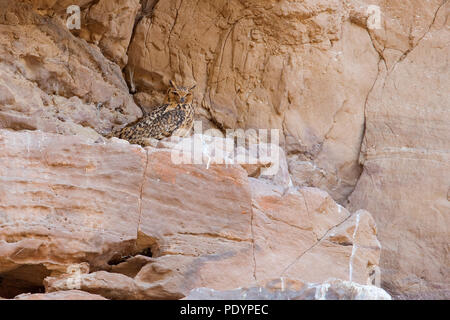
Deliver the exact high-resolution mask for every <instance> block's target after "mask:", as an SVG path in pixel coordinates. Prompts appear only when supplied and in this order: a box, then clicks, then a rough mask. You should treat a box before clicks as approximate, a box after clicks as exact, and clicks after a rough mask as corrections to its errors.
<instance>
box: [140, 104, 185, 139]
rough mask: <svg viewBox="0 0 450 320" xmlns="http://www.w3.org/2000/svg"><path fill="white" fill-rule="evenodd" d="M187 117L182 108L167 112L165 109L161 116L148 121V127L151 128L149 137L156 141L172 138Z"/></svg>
mask: <svg viewBox="0 0 450 320" xmlns="http://www.w3.org/2000/svg"><path fill="white" fill-rule="evenodd" d="M185 117H186V114H185V112H184V110H181V109H180V108H176V109H172V110H170V111H167V110H165V109H164V111H163V112H161V113H159V114H154V115H153V117H149V118H148V119H146V122H147V126H148V127H149V128H150V134H149V136H150V137H152V138H155V139H163V138H165V137H170V136H171V135H172V134H173V133H174V132H175V131H176V130H177V129H178V128H180V126H182V124H183V121H184V119H185Z"/></svg>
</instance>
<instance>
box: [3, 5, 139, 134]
mask: <svg viewBox="0 0 450 320" xmlns="http://www.w3.org/2000/svg"><path fill="white" fill-rule="evenodd" d="M0 11H1V12H8V15H6V16H4V15H2V16H1V17H0V30H1V36H0V56H1V57H2V59H1V62H0V93H1V97H0V128H12V129H15V130H22V129H30V130H34V129H39V130H42V131H47V132H55V133H61V134H79V135H84V136H88V137H97V138H98V137H99V135H98V133H97V132H99V133H106V132H109V130H110V129H111V127H112V126H116V125H120V124H125V123H129V122H131V121H134V120H136V119H137V118H138V117H139V116H141V110H140V109H139V108H138V107H137V106H136V104H135V103H134V101H133V99H132V97H131V96H130V94H129V89H128V87H127V84H126V82H125V80H124V78H123V76H122V73H121V70H120V68H119V67H118V66H117V65H115V64H114V63H112V62H110V61H109V60H108V59H106V58H105V57H104V56H103V55H102V53H101V52H100V50H99V49H98V48H95V47H93V46H91V45H89V44H87V43H86V42H85V41H83V40H80V39H79V38H77V37H75V36H74V35H72V34H71V33H70V31H69V30H68V29H67V28H66V27H65V25H64V24H63V22H62V21H60V20H58V19H56V18H54V19H51V18H48V17H43V16H41V15H39V14H37V13H35V12H34V11H33V10H32V9H31V7H30V6H28V5H26V4H24V3H20V2H15V1H5V0H2V1H0Z"/></svg>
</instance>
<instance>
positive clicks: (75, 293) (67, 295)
mask: <svg viewBox="0 0 450 320" xmlns="http://www.w3.org/2000/svg"><path fill="white" fill-rule="evenodd" d="M14 300H107V299H106V298H104V297H102V296H100V295H98V294H92V293H88V292H85V291H80V290H67V291H57V292H50V293H35V294H21V295H18V296H17V297H15V298H14Z"/></svg>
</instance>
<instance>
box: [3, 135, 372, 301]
mask: <svg viewBox="0 0 450 320" xmlns="http://www.w3.org/2000/svg"><path fill="white" fill-rule="evenodd" d="M0 141H1V142H0V148H1V150H3V153H2V159H1V160H2V163H4V164H6V165H4V166H2V167H1V170H0V177H1V178H0V179H1V183H0V195H1V197H0V208H1V210H0V213H1V215H0V217H1V222H0V225H1V226H2V227H1V229H0V239H1V240H0V267H1V269H0V270H1V271H0V273H1V277H3V278H5V279H15V280H20V281H25V282H26V283H28V286H29V287H31V286H32V285H34V286H42V285H43V282H42V281H43V279H44V278H45V281H44V284H45V287H46V290H47V292H52V291H60V290H63V291H64V290H72V289H81V290H83V291H87V292H90V293H94V294H100V295H102V296H104V297H105V298H110V299H161V298H164V299H178V298H182V297H183V296H185V295H186V294H188V292H189V291H190V290H192V289H194V288H197V287H210V288H213V289H217V290H229V289H233V288H236V287H239V286H243V285H245V286H251V285H256V283H258V282H265V281H266V280H268V279H272V278H276V277H279V276H282V275H284V274H286V275H287V276H292V275H295V276H296V277H297V278H301V279H303V280H305V281H319V282H320V281H325V280H326V279H328V278H330V277H336V278H341V279H343V280H348V278H349V276H350V273H349V268H350V263H352V268H353V281H356V282H359V283H362V284H365V283H367V281H368V280H369V276H370V274H369V269H368V264H369V263H372V264H374V265H376V264H377V261H378V254H377V253H378V251H379V247H378V246H377V245H378V242H377V240H376V229H375V227H374V225H373V220H372V219H371V218H370V215H369V214H368V213H366V212H364V213H361V214H360V215H361V219H360V223H359V226H358V231H357V232H356V236H355V237H354V238H353V236H350V235H349V234H351V235H353V231H352V230H354V229H355V226H356V221H354V219H353V218H354V216H355V215H353V216H352V215H350V213H349V212H348V211H347V210H346V209H344V208H342V207H340V206H339V205H337V204H336V203H335V202H334V201H333V200H332V198H331V197H330V196H329V195H328V194H327V193H325V192H323V191H320V190H318V189H314V188H302V189H299V190H295V189H288V191H286V192H287V193H286V194H285V195H283V192H284V190H286V189H285V188H284V187H283V186H281V185H276V184H272V183H271V182H270V181H268V180H259V179H255V178H250V179H249V178H248V176H247V172H246V171H245V170H244V169H243V168H242V167H241V166H240V165H228V166H225V165H217V164H213V165H211V166H210V167H209V168H207V165H206V164H199V165H189V164H182V165H176V164H174V163H172V161H171V150H170V149H165V148H162V149H155V148H150V147H149V148H146V149H142V148H141V147H138V146H133V145H130V144H128V143H127V142H125V141H123V140H118V139H113V140H112V141H110V142H108V143H107V144H103V143H95V142H92V141H89V140H86V139H84V138H81V137H69V136H61V135H55V134H50V133H43V132H38V131H35V132H20V133H18V132H11V131H7V130H1V131H0ZM18 204H20V205H18ZM357 214H358V213H357ZM280 230H282V232H280ZM342 239H344V240H342ZM353 244H357V245H358V250H357V251H356V253H355V255H354V257H353V258H351V252H352V246H353ZM309 247H313V248H311V249H308V248H309ZM306 249H308V253H305V250H306ZM133 256H134V257H133ZM146 256H147V257H146ZM300 256H304V258H302V259H301V260H300V259H299V257H300ZM318 261H320V263H322V264H324V265H326V266H329V265H333V267H332V268H329V267H324V268H323V269H321V268H317V267H312V266H316V263H318ZM83 262H86V263H87V264H80V263H83ZM284 269H286V270H285V272H283V270H284ZM314 270H317V272H316V273H315V272H314ZM218 271H219V272H218ZM89 272H90V273H89ZM23 288H25V289H23V290H26V288H27V285H26V284H24V285H23Z"/></svg>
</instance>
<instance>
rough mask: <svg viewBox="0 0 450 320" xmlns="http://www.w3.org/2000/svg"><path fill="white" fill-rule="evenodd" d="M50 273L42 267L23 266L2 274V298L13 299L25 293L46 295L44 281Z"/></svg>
mask: <svg viewBox="0 0 450 320" xmlns="http://www.w3.org/2000/svg"><path fill="white" fill-rule="evenodd" d="M49 275H50V271H48V270H47V268H45V267H44V266H42V265H23V266H20V267H18V268H16V269H14V270H11V271H8V272H5V273H2V274H0V297H3V298H6V299H12V298H14V297H16V296H18V295H20V294H24V293H31V294H33V293H45V287H44V284H43V283H44V279H45V278H46V277H47V276H49Z"/></svg>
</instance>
